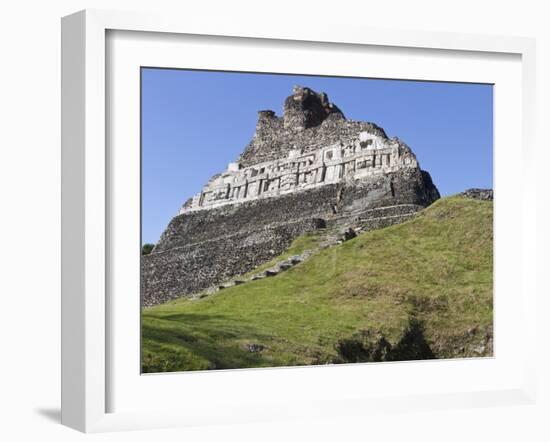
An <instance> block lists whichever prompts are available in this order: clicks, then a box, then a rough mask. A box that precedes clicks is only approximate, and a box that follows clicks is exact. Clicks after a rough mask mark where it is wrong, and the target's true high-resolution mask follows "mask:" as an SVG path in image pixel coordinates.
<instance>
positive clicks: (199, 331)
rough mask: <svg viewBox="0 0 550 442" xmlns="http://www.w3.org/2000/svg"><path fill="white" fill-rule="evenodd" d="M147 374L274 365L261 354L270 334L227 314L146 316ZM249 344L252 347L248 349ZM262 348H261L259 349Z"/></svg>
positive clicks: (143, 363)
mask: <svg viewBox="0 0 550 442" xmlns="http://www.w3.org/2000/svg"><path fill="white" fill-rule="evenodd" d="M141 333H142V349H143V354H144V355H145V357H144V358H143V360H142V369H143V371H144V372H147V373H152V372H160V371H188V370H204V369H228V368H250V367H260V366H267V365H272V363H273V361H271V363H268V361H266V360H265V359H264V357H263V355H262V352H261V351H251V350H250V348H252V349H257V348H262V349H264V348H266V349H267V345H266V342H268V340H269V339H270V337H269V336H268V335H265V334H261V333H259V332H258V331H257V330H256V329H255V328H253V327H251V326H250V325H247V324H245V323H243V322H242V321H237V320H235V319H233V318H229V317H227V316H225V315H219V314H218V315H205V314H185V313H179V314H169V315H166V316H162V317H157V316H149V315H147V314H144V315H143V322H142V330H141ZM247 344H249V346H247ZM259 346H261V347H259Z"/></svg>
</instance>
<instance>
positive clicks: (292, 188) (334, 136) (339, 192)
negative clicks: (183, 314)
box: [141, 86, 439, 305]
mask: <svg viewBox="0 0 550 442" xmlns="http://www.w3.org/2000/svg"><path fill="white" fill-rule="evenodd" d="M438 198H439V192H438V190H437V188H436V187H435V185H434V184H433V183H432V180H431V177H430V175H429V173H428V172H426V171H423V170H421V169H420V165H419V164H418V161H417V159H416V157H415V155H414V153H413V152H412V150H411V149H410V148H409V147H408V146H407V145H406V144H405V143H403V142H402V141H400V140H399V139H397V138H388V137H387V136H386V133H385V132H384V130H383V129H382V128H380V127H378V126H376V125H375V124H373V123H368V122H361V121H351V120H348V119H346V117H345V116H344V114H343V113H342V111H341V110H340V109H339V108H338V107H337V106H336V105H334V104H333V103H331V102H330V101H329V99H328V96H327V95H326V94H324V93H317V92H315V91H313V90H311V89H309V88H307V87H300V86H296V87H295V88H294V90H293V93H292V95H290V96H289V97H288V98H287V99H286V100H285V103H284V112H283V116H282V117H278V116H277V115H276V114H275V112H273V111H271V110H263V111H260V112H259V113H258V123H257V125H256V132H255V134H254V137H253V139H252V141H251V142H250V143H249V144H248V145H247V146H246V147H245V149H244V151H243V152H242V154H241V155H240V157H239V158H238V160H237V161H236V162H234V163H230V164H229V165H228V167H227V170H225V171H223V172H222V173H220V174H217V175H215V176H214V177H212V178H211V179H210V180H209V181H208V183H206V185H205V186H204V187H203V189H202V191H201V192H200V193H199V194H197V195H195V196H194V197H193V198H191V199H189V200H188V201H187V202H185V204H184V205H183V206H182V207H181V209H180V211H179V214H178V215H177V216H175V217H174V218H173V219H172V220H171V221H170V223H169V224H168V226H167V228H166V230H165V231H164V233H163V234H162V236H161V239H160V241H159V242H158V244H157V245H156V246H155V248H154V250H153V252H152V253H151V254H149V255H146V256H144V257H143V258H142V276H141V289H142V304H143V305H154V304H158V303H162V302H166V301H168V300H171V299H174V298H176V297H179V296H189V295H193V294H195V293H197V292H200V291H202V290H204V289H207V288H208V287H211V286H213V285H216V284H220V283H223V282H224V281H226V280H228V279H229V278H232V277H234V276H236V275H241V274H244V273H246V272H249V271H251V270H253V269H254V268H256V267H257V266H259V265H261V264H263V263H265V262H267V261H269V260H271V259H272V258H274V257H275V256H277V255H279V254H281V253H282V252H283V251H284V250H286V249H287V248H288V246H289V245H290V243H291V242H292V240H293V239H294V238H296V237H297V236H299V235H301V234H303V233H306V232H310V231H313V230H316V229H328V230H331V229H332V230H337V229H342V228H345V227H348V226H351V225H353V226H361V228H362V229H363V230H370V229H374V228H380V227H385V226H388V225H391V224H396V223H399V222H402V221H404V220H407V219H409V218H410V217H411V216H413V215H414V214H415V213H416V212H417V211H418V210H420V209H422V208H424V207H426V206H427V205H429V204H431V203H432V202H433V201H435V200H436V199H438Z"/></svg>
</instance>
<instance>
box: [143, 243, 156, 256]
mask: <svg viewBox="0 0 550 442" xmlns="http://www.w3.org/2000/svg"><path fill="white" fill-rule="evenodd" d="M153 247H155V245H154V244H150V243H146V244H143V246H142V247H141V254H142V255H148V254H149V253H151V251H152V250H153Z"/></svg>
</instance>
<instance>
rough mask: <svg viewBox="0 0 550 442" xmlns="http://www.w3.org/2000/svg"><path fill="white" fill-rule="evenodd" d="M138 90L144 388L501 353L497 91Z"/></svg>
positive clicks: (270, 78) (398, 85)
mask: <svg viewBox="0 0 550 442" xmlns="http://www.w3.org/2000/svg"><path fill="white" fill-rule="evenodd" d="M140 75H141V91H140V93H141V110H140V112H141V122H140V123H141V127H140V130H141V244H140V250H141V258H140V259H141V269H140V271H141V274H140V282H141V299H140V302H141V344H140V345H141V372H142V373H144V374H145V373H167V372H187V371H197V370H228V369H243V368H244V369H246V368H265V367H293V366H320V365H330V364H351V363H373V362H399V361H417V360H429V359H453V358H487V357H493V356H494V354H493V340H494V336H493V334H494V333H493V85H492V84H481V83H459V82H441V81H414V80H406V79H377V78H357V77H335V76H322V75H302V74H293V73H289V74H282V73H263V72H228V71H206V70H192V69H172V68H162V67H156V66H152V67H141V73H140ZM136 302H137V300H136Z"/></svg>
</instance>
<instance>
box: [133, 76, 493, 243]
mask: <svg viewBox="0 0 550 442" xmlns="http://www.w3.org/2000/svg"><path fill="white" fill-rule="evenodd" d="M295 84H299V85H301V86H308V87H310V88H312V89H314V90H316V91H317V92H326V93H327V94H328V96H329V98H330V100H331V101H332V102H333V103H335V104H336V105H337V106H338V107H339V108H340V109H341V110H342V111H343V112H344V114H345V115H346V117H347V118H349V119H353V120H362V121H372V122H374V123H376V124H378V125H379V126H381V127H383V128H384V129H385V131H386V133H387V134H388V136H389V137H392V136H397V137H399V138H400V139H402V140H403V141H405V142H406V143H407V144H408V145H409V146H410V147H411V148H412V149H413V151H414V152H415V154H416V156H417V158H418V160H419V162H420V165H421V167H422V168H423V169H425V170H427V171H428V172H430V174H431V176H432V178H433V180H434V182H435V184H436V186H437V187H438V189H439V191H440V192H441V194H442V195H450V194H454V193H458V192H461V191H463V190H465V189H467V188H470V187H491V188H492V187H493V184H492V183H493V154H492V151H493V88H492V86H491V85H479V84H462V83H436V82H419V81H398V80H374V79H362V78H361V79H356V78H335V77H313V76H295V75H271V74H246V73H227V72H205V71H187V70H170V69H148V68H144V69H142V240H143V243H146V242H151V243H155V242H157V241H158V238H159V237H160V234H161V233H162V231H163V230H164V228H165V227H166V226H167V224H168V222H169V221H170V219H171V218H172V217H173V216H174V215H175V214H176V213H177V211H178V209H179V208H180V206H181V205H182V204H183V203H184V202H185V200H186V199H187V198H189V197H190V196H192V195H194V194H195V193H197V192H199V191H200V189H201V188H202V186H203V185H204V184H205V183H206V181H207V180H208V179H209V178H210V177H211V176H212V175H214V174H215V173H219V172H221V171H222V170H224V169H225V168H226V167H227V163H229V162H231V161H234V160H235V159H236V158H237V157H238V155H239V154H240V153H241V152H242V150H243V149H244V147H245V146H246V144H247V143H248V142H249V141H250V139H251V138H252V136H253V134H254V128H255V126H256V120H257V111H258V110H263V109H272V110H274V111H275V112H276V113H277V115H281V113H282V108H283V102H284V99H285V98H286V97H287V96H288V95H290V94H291V92H292V87H293V86H294V85H295Z"/></svg>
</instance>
